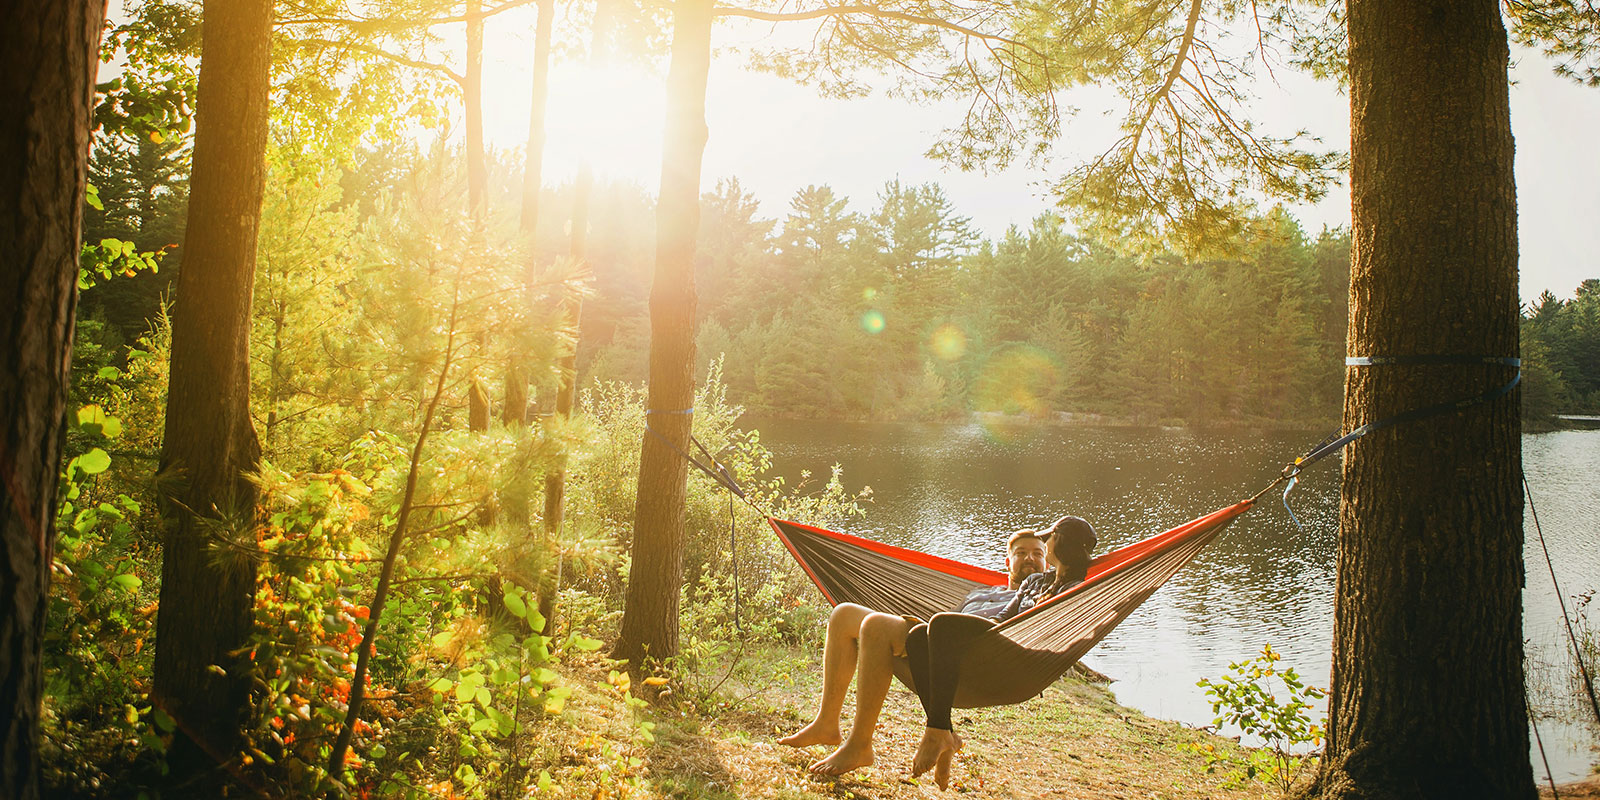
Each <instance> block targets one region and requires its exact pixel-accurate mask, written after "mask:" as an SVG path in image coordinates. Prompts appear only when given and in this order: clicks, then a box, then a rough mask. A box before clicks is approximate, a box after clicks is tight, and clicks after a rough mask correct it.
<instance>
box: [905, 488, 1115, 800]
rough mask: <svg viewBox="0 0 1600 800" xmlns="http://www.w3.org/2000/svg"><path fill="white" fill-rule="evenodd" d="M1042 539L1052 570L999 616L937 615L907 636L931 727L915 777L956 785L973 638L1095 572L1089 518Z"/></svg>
mask: <svg viewBox="0 0 1600 800" xmlns="http://www.w3.org/2000/svg"><path fill="white" fill-rule="evenodd" d="M1041 538H1043V539H1044V540H1045V542H1046V553H1045V560H1046V562H1047V563H1048V564H1049V565H1050V567H1051V569H1050V570H1049V571H1047V572H1042V573H1039V574H1036V575H1031V576H1029V577H1028V578H1026V579H1025V580H1023V582H1022V584H1021V586H1019V587H1018V588H1017V594H1016V597H1014V598H1013V599H1012V600H1011V603H1010V605H1009V606H1007V607H1006V609H1005V611H1004V612H1002V613H1001V615H1000V616H999V617H998V618H996V619H990V618H986V617H979V616H974V615H971V614H960V613H944V614H935V615H934V616H933V619H931V620H928V622H927V624H925V625H918V626H916V627H914V628H912V629H911V632H910V633H909V634H908V635H907V636H906V656H907V657H908V659H909V661H910V664H911V676H912V681H913V682H914V683H915V684H916V690H917V697H918V698H919V699H920V700H921V701H922V709H923V711H924V712H925V713H926V714H927V728H926V729H925V730H924V731H923V735H922V743H921V744H920V745H918V747H917V754H916V756H915V757H914V758H913V759H912V762H911V774H912V776H913V777H915V776H918V775H921V774H923V773H924V772H927V771H928V770H930V769H931V770H933V771H934V773H933V776H934V780H935V781H936V782H937V783H938V784H939V788H941V789H943V788H945V787H946V786H947V785H949V783H950V761H951V759H952V757H954V755H955V753H956V751H957V750H960V749H961V738H960V737H958V736H956V735H955V729H954V726H953V725H952V724H951V722H950V709H951V706H952V704H953V703H954V701H955V696H956V685H957V684H958V683H959V682H960V679H961V661H962V659H963V658H964V657H965V656H966V653H967V647H968V645H970V644H971V642H972V640H973V639H975V638H977V637H978V636H979V635H981V634H983V633H984V632H985V631H987V630H989V629H990V628H992V627H994V626H995V625H997V624H999V623H1000V622H1004V621H1005V620H1007V619H1010V618H1011V617H1014V616H1016V615H1018V614H1021V613H1022V612H1024V611H1027V610H1028V609H1031V608H1033V607H1034V606H1035V605H1038V604H1039V603H1040V602H1043V601H1044V600H1046V599H1048V598H1051V597H1054V596H1056V595H1058V594H1060V593H1062V592H1064V591H1066V590H1068V589H1070V588H1072V587H1074V586H1077V585H1078V584H1080V583H1082V582H1083V579H1084V578H1085V577H1086V576H1087V575H1088V574H1089V561H1090V558H1091V556H1090V554H1091V553H1092V552H1093V551H1094V546H1095V543H1096V538H1095V534H1094V528H1093V527H1092V526H1091V525H1089V523H1088V522H1086V521H1084V520H1083V519H1080V518H1078V517H1062V518H1061V519H1058V520H1056V522H1055V524H1054V525H1052V526H1050V529H1049V530H1048V531H1045V532H1044V533H1043V534H1041Z"/></svg>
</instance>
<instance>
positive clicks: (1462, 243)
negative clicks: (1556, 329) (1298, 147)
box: [1315, 0, 1535, 798]
mask: <svg viewBox="0 0 1600 800" xmlns="http://www.w3.org/2000/svg"><path fill="white" fill-rule="evenodd" d="M1349 33H1350V77H1351V162H1352V172H1351V181H1350V183H1351V200H1352V213H1353V221H1354V232H1353V234H1354V245H1353V252H1352V257H1351V261H1352V269H1351V285H1350V339H1349V345H1348V346H1349V354H1350V355H1352V356H1404V355H1434V354H1456V355H1473V356H1479V355H1482V356H1504V357H1514V356H1516V355H1517V347H1518V345H1517V309H1518V302H1517V238H1516V237H1517V219H1516V193H1515V186H1514V183H1513V177H1512V140H1511V122H1510V110H1509V108H1510V107H1509V101H1508V92H1507V73H1506V70H1507V45H1506V33H1505V29H1504V27H1503V26H1502V24H1501V21H1500V10H1499V7H1498V5H1497V4H1496V3H1495V2H1494V0H1404V1H1403V2H1401V1H1397V0H1352V2H1351V3H1350V4H1349ZM1513 374H1514V373H1513V371H1512V369H1511V368H1509V367H1503V366H1403V365H1391V366H1367V367H1352V368H1350V369H1349V371H1348V375H1347V378H1346V383H1345V406H1344V424H1345V428H1346V429H1347V430H1348V429H1352V428H1354V427H1356V426H1359V425H1363V424H1366V423H1369V422H1372V421H1375V420H1378V419H1382V418H1385V417H1388V416H1390V415H1393V414H1396V413H1399V412H1402V411H1406V410H1408V409H1412V408H1418V407H1422V406H1427V405H1431V404H1434V403H1440V402H1444V401H1449V400H1455V399H1458V398H1465V397H1470V396H1473V395H1476V394H1480V393H1483V392H1485V391H1487V390H1490V389H1493V388H1495V387H1498V386H1501V385H1503V384H1505V383H1506V382H1507V381H1509V380H1510V379H1511V377H1512V376H1513ZM1518 405H1519V403H1518V396H1517V394H1516V393H1512V394H1510V395H1506V396H1503V397H1500V398H1499V399H1497V400H1494V401H1492V402H1491V403H1488V404H1480V405H1476V406H1472V407H1469V408H1466V409H1463V410H1458V411H1453V412H1450V413H1446V414H1443V415H1440V416H1435V417H1432V418H1429V419H1426V420H1422V421H1419V422H1412V423H1407V424H1401V425H1397V426H1395V427H1392V428H1386V429H1383V430H1380V431H1378V432H1375V433H1373V434H1372V435H1370V436H1368V437H1366V438H1365V439H1362V440H1360V441H1358V442H1356V443H1355V444H1354V445H1353V446H1352V447H1351V448H1350V449H1349V451H1348V452H1347V455H1346V460H1345V464H1344V473H1343V486H1342V500H1341V504H1340V511H1339V515H1340V528H1341V535H1340V539H1339V546H1338V589H1337V593H1336V600H1335V602H1336V608H1335V622H1334V625H1335V634H1334V654H1333V688H1332V693H1331V696H1330V699H1329V725H1328V729H1329V736H1328V749H1327V754H1326V757H1325V758H1324V760H1323V765H1322V768H1321V773H1320V775H1319V777H1318V786H1317V787H1316V790H1315V791H1317V792H1319V793H1320V795H1321V796H1322V797H1325V798H1356V797H1360V798H1422V797H1428V798H1434V797H1437V798H1468V797H1494V798H1513V797H1526V798H1532V797H1534V795H1535V793H1534V788H1533V774H1532V768H1531V766H1530V765H1529V760H1528V727H1527V719H1528V718H1527V707H1526V704H1525V698H1524V683H1523V681H1524V678H1523V668H1522V579H1523V562H1522V497H1521V492H1520V490H1519V481H1520V478H1521V474H1522V465H1521V440H1520V434H1521V423H1520V420H1519V415H1518V413H1517V409H1518Z"/></svg>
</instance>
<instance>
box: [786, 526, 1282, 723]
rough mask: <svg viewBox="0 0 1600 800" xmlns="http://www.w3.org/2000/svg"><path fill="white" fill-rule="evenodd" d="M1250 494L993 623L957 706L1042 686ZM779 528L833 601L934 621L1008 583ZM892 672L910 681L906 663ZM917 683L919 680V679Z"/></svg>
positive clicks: (851, 539)
mask: <svg viewBox="0 0 1600 800" xmlns="http://www.w3.org/2000/svg"><path fill="white" fill-rule="evenodd" d="M1251 503H1252V501H1250V500H1246V501H1243V502H1240V503H1235V504H1233V505H1231V506H1228V507H1227V508H1223V509H1221V510H1219V511H1215V512H1213V513H1211V514H1208V515H1206V516H1203V517H1200V518H1199V519H1196V520H1194V521H1192V522H1188V523H1185V524H1183V525H1180V526H1178V527H1176V528H1173V529H1172V530H1169V531H1167V532H1165V533H1160V534H1157V535H1155V536H1152V537H1150V538H1148V539H1145V540H1143V541H1140V542H1135V543H1133V544H1130V545H1128V546H1126V547H1123V548H1121V549H1118V550H1114V551H1112V552H1109V553H1106V554H1105V555H1103V556H1100V557H1099V558H1096V559H1095V560H1094V561H1093V562H1091V563H1090V565H1089V575H1088V577H1087V579H1085V580H1084V582H1083V583H1080V584H1078V585H1077V586H1074V587H1073V588H1071V589H1069V590H1067V591H1066V592H1063V593H1061V594H1059V595H1057V596H1055V597H1053V598H1051V599H1049V600H1047V601H1045V602H1043V603H1040V604H1039V605H1037V606H1034V607H1033V608H1032V609H1029V610H1028V611H1026V612H1024V613H1022V614H1018V615H1017V616H1015V617H1012V618H1011V619H1009V620H1006V621H1005V622H1002V623H1000V624H999V625H996V626H995V627H994V629H993V630H991V631H988V632H986V633H984V634H982V635H981V636H979V637H978V638H977V639H975V640H974V641H973V642H972V645H971V647H970V648H969V649H968V651H967V655H966V657H965V659H963V660H962V662H961V682H960V684H959V687H958V689H957V691H956V699H955V706H956V707H957V708H984V707H988V706H999V705H1010V704H1013V703H1020V702H1022V701H1024V700H1027V699H1029V698H1031V697H1034V696H1036V695H1038V694H1039V693H1040V692H1043V691H1044V690H1045V689H1046V688H1047V687H1049V686H1050V684H1052V683H1055V681H1056V679H1057V678H1060V677H1061V676H1062V675H1063V674H1065V673H1066V671H1067V670H1068V669H1070V668H1071V667H1072V665H1073V664H1074V663H1076V662H1077V660H1078V659H1079V658H1082V657H1083V655H1084V653H1087V652H1088V651H1089V649H1090V648H1092V647H1094V646H1095V645H1096V644H1098V643H1099V642H1100V640H1101V639H1104V638H1105V637H1106V634H1108V633H1110V632H1111V629H1112V628H1115V627H1116V626H1117V623H1119V622H1122V621H1123V620H1124V619H1127V618H1128V615H1130V614H1132V613H1133V611H1134V609H1136V608H1138V607H1139V604H1140V603H1143V602H1144V601H1145V599H1146V598H1148V597H1149V596H1150V595H1152V594H1154V593H1155V591H1156V589H1159V588H1161V585H1162V584H1164V583H1166V582H1167V579H1169V578H1171V577H1172V576H1173V575H1174V574H1176V573H1177V571H1178V570H1179V569H1182V568H1183V566H1184V565H1185V564H1187V563H1189V561H1190V560H1191V559H1193V558H1194V557H1195V556H1196V555H1197V554H1199V552H1200V551H1201V550H1202V549H1204V548H1205V546H1206V545H1207V544H1210V543H1211V540H1213V539H1215V538H1216V536H1217V534H1218V533H1219V532H1221V530H1222V529H1223V528H1224V527H1226V526H1227V524H1228V523H1229V522H1232V521H1233V519H1234V517H1237V516H1239V515H1240V514H1243V513H1244V512H1245V511H1247V510H1249V508H1250V506H1251ZM771 523H772V527H773V530H775V531H777V533H778V538H779V539H782V540H783V543H784V546H786V547H788V548H789V553H790V554H791V555H793V556H794V558H795V560H796V561H798V562H800V566H801V568H802V569H804V570H805V571H806V574H807V575H809V576H810V577H811V581H812V582H813V583H815V584H816V585H817V588H818V589H820V590H822V595H823V597H826V598H827V599H828V602H829V603H831V604H833V605H838V604H840V603H858V604H860V605H863V606H866V607H868V608H871V609H874V610H876V611H882V612H884V613H887V614H901V615H907V616H913V617H917V618H919V619H924V620H926V619H929V618H931V617H932V616H933V615H934V614H937V613H939V612H941V611H949V610H951V609H954V608H956V607H958V606H960V605H961V603H962V601H964V600H965V599H966V596H967V593H968V592H970V591H972V590H973V589H975V588H978V587H980V586H1004V585H1005V584H1006V581H1007V575H1006V573H1004V572H996V571H994V570H989V569H984V568H982V567H974V566H972V565H970V564H963V563H961V562H959V561H952V560H950V559H947V558H940V557H938V556H932V555H928V554H927V553H920V552H917V551H915V550H909V549H906V548H904V547H895V546H893V545H887V544H883V543H881V542H874V541H872V540H870V539H862V538H860V537H857V536H851V535H849V534H844V533H838V532H836V531H830V530H825V529H822V528H814V527H811V526H809V525H801V524H800V523H797V522H789V521H786V520H780V519H773V520H771ZM895 675H896V676H897V677H899V678H900V681H901V682H902V683H904V684H906V686H908V687H911V686H912V682H911V675H910V668H909V665H908V664H907V663H906V660H905V659H903V658H897V659H895ZM913 688H914V687H913Z"/></svg>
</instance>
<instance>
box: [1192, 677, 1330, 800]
mask: <svg viewBox="0 0 1600 800" xmlns="http://www.w3.org/2000/svg"><path fill="white" fill-rule="evenodd" d="M1282 658H1283V657H1282V656H1281V655H1279V654H1278V652H1277V651H1276V650H1273V649H1272V645H1266V646H1264V647H1262V648H1261V655H1259V656H1256V657H1255V658H1253V659H1250V660H1248V661H1241V662H1238V663H1235V664H1230V665H1229V666H1228V670H1229V671H1228V673H1227V674H1226V675H1223V676H1222V677H1221V678H1219V679H1217V680H1215V681H1213V680H1211V679H1209V678H1202V679H1200V682H1199V683H1198V684H1197V685H1198V686H1200V687H1201V688H1203V689H1205V690H1206V696H1207V697H1210V698H1211V710H1212V711H1213V712H1214V713H1216V714H1217V719H1216V724H1217V725H1218V726H1219V727H1224V728H1227V727H1233V728H1237V729H1239V730H1240V731H1242V732H1243V733H1245V734H1246V735H1248V736H1254V737H1257V738H1259V739H1261V740H1262V741H1263V743H1264V744H1263V746H1262V747H1260V748H1258V749H1252V750H1246V751H1243V752H1242V753H1237V754H1236V753H1229V752H1219V751H1218V750H1216V748H1215V747H1214V746H1212V745H1198V746H1196V747H1197V748H1198V750H1199V751H1200V752H1202V753H1203V754H1204V755H1206V757H1207V761H1206V768H1207V769H1208V770H1215V769H1218V768H1225V769H1229V770H1231V771H1232V773H1233V774H1234V775H1235V777H1236V778H1237V779H1239V780H1240V781H1249V780H1257V781H1260V782H1262V783H1265V784H1268V785H1271V786H1275V787H1277V788H1278V790H1279V791H1281V792H1283V793H1284V794H1288V792H1289V791H1290V789H1291V788H1292V787H1293V786H1294V783H1295V780H1296V779H1298V778H1299V776H1300V775H1301V773H1302V771H1303V770H1304V769H1305V768H1306V766H1307V765H1309V764H1312V763H1315V760H1316V756H1315V754H1307V753H1305V751H1304V750H1303V748H1304V747H1305V746H1307V745H1310V746H1312V747H1321V745H1322V738H1323V729H1322V723H1319V722H1315V721H1313V719H1312V717H1311V711H1312V708H1313V707H1312V701H1315V700H1320V699H1322V698H1325V697H1327V694H1328V693H1327V691H1326V690H1324V689H1319V688H1317V687H1315V686H1310V685H1308V684H1306V683H1305V682H1304V681H1302V680H1301V679H1300V676H1299V674H1298V673H1296V672H1295V670H1294V668H1292V667H1284V666H1282V665H1281V664H1280V663H1279V662H1280V661H1282Z"/></svg>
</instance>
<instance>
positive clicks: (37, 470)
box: [0, 0, 105, 800]
mask: <svg viewBox="0 0 1600 800" xmlns="http://www.w3.org/2000/svg"><path fill="white" fill-rule="evenodd" d="M104 19H105V3H104V1H103V0H79V1H78V2H70V3H68V2H59V1H58V0H35V1H34V2H23V3H19V4H12V5H11V6H9V7H8V9H7V10H6V11H5V12H4V13H0V108H4V109H5V113H4V114H0V163H3V164H5V165H6V168H5V169H4V170H0V248H3V251H4V252H5V253H6V259H5V266H4V267H0V342H3V343H4V344H3V345H0V604H3V606H4V608H5V613H4V615H3V616H0V797H10V798H17V800H33V798H36V797H38V796H39V760H38V750H39V710H40V709H39V701H40V692H41V691H42V690H43V687H44V681H43V672H42V665H41V663H40V662H41V659H42V656H43V643H44V615H45V608H46V607H47V606H48V604H49V602H48V601H49V598H48V594H49V584H50V561H51V558H52V551H53V546H54V543H55V529H54V521H55V509H56V481H57V476H58V475H59V472H60V468H61V440H62V435H63V425H64V423H65V420H66V417H65V413H64V412H65V410H66V402H67V387H68V382H69V377H70V373H71V364H72V332H73V314H74V312H75V310H76V308H77V303H78V292H77V278H78V240H79V236H80V231H81V230H82V226H83V183H84V170H85V166H86V164H87V163H88V158H89V118H90V111H91V109H92V107H93V103H92V100H91V98H92V87H93V85H94V77H95V68H96V67H97V66H98V64H99V62H98V59H97V58H96V57H97V56H98V54H99V49H100V25H101V22H102V21H103V20H104Z"/></svg>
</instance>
